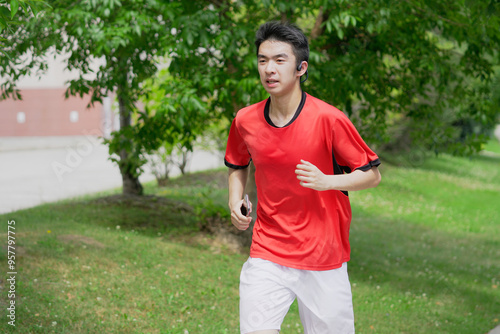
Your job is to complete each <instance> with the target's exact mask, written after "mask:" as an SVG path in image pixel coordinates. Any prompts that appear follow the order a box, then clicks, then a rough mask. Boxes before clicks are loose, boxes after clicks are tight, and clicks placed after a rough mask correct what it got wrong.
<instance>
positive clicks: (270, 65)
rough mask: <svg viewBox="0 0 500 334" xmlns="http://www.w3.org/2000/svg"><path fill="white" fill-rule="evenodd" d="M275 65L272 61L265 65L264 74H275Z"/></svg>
mask: <svg viewBox="0 0 500 334" xmlns="http://www.w3.org/2000/svg"><path fill="white" fill-rule="evenodd" d="M275 65H276V64H274V62H273V61H270V62H268V63H267V65H266V73H275V72H276V66H275Z"/></svg>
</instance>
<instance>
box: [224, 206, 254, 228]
mask: <svg viewBox="0 0 500 334" xmlns="http://www.w3.org/2000/svg"><path fill="white" fill-rule="evenodd" d="M244 202H245V201H244V200H243V199H242V200H239V201H236V202H234V203H230V204H229V208H230V210H231V223H232V224H233V225H234V226H235V227H236V228H237V229H238V230H241V231H243V230H246V229H247V228H248V227H249V226H250V223H251V222H252V217H250V213H251V212H252V202H249V204H250V207H249V208H247V210H248V216H244V215H243V214H242V213H241V207H242V206H244ZM245 207H246V206H245Z"/></svg>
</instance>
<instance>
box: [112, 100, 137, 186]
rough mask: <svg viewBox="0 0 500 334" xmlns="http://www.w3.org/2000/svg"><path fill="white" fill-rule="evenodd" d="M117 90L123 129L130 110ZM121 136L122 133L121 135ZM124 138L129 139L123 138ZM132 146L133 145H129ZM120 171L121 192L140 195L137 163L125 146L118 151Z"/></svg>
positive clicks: (128, 120) (129, 123) (129, 122)
mask: <svg viewBox="0 0 500 334" xmlns="http://www.w3.org/2000/svg"><path fill="white" fill-rule="evenodd" d="M120 93H121V92H120V90H118V104H119V110H120V129H125V128H126V127H129V126H131V124H132V122H131V117H130V110H129V108H128V107H127V105H126V103H125V99H124V98H123V96H122V95H120ZM122 136H123V135H122ZM124 140H131V139H130V138H124ZM130 147H132V149H133V147H134V145H130ZM118 166H119V168H120V173H121V174H122V181H123V194H124V195H142V194H143V188H142V185H141V183H140V181H139V175H136V173H135V171H136V169H137V167H139V166H137V164H136V163H135V162H134V160H133V152H129V151H127V150H126V149H125V148H123V149H121V151H120V162H119V164H118Z"/></svg>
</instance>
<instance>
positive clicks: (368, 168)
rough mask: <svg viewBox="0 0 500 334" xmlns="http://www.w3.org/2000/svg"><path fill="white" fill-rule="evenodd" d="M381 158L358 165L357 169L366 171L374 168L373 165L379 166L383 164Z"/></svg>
mask: <svg viewBox="0 0 500 334" xmlns="http://www.w3.org/2000/svg"><path fill="white" fill-rule="evenodd" d="M381 163H382V162H380V159H375V160H373V161H370V162H369V163H368V164H366V165H364V166H361V167H358V168H356V169H359V170H362V171H363V172H366V171H367V170H370V169H372V167H377V166H379V165H380V164H381Z"/></svg>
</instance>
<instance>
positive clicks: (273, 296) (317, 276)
mask: <svg viewBox="0 0 500 334" xmlns="http://www.w3.org/2000/svg"><path fill="white" fill-rule="evenodd" d="M295 298H297V302H298V305H299V313H300V320H301V321H302V325H303V326H304V332H305V334H352V333H354V312H353V307H352V294H351V284H350V283H349V277H348V275H347V263H344V264H343V265H342V267H341V268H338V269H333V270H325V271H310V270H300V269H294V268H289V267H284V266H281V265H279V264H276V263H273V262H270V261H267V260H263V259H258V258H249V259H248V261H247V262H245V264H244V265H243V269H242V270H241V276H240V330H241V333H250V332H254V331H258V330H266V329H277V330H280V329H281V323H282V322H283V319H284V318H285V315H286V314H287V312H288V309H289V308H290V305H291V304H292V303H293V301H294V300H295Z"/></svg>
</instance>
